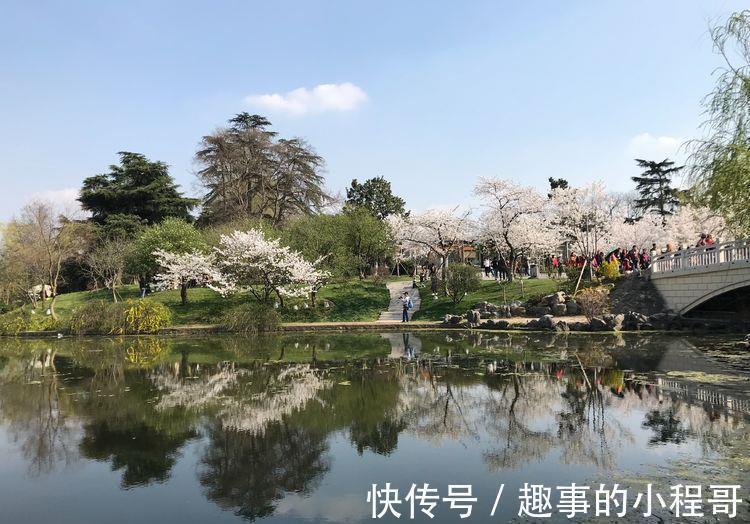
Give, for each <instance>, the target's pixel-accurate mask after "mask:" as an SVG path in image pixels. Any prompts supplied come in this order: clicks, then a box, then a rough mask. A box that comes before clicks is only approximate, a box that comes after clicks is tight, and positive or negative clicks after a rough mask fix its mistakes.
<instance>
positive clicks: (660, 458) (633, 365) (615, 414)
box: [0, 333, 748, 520]
mask: <svg viewBox="0 0 750 524" xmlns="http://www.w3.org/2000/svg"><path fill="white" fill-rule="evenodd" d="M675 371H679V372H681V373H682V375H679V376H675V375H673V374H672V373H674V372H675ZM688 372H689V373H693V375H689V374H688ZM697 373H702V374H703V375H702V376H710V377H716V376H723V377H725V379H726V380H723V381H721V382H719V383H716V381H714V382H711V381H703V382H701V381H700V380H696V378H695V377H696V374H697ZM688 376H689V377H692V378H691V379H690V380H688V379H686V378H680V377H688ZM746 380H747V377H746V376H744V375H742V374H740V373H736V372H733V371H732V370H728V369H727V368H726V367H725V366H722V365H720V364H717V363H716V362H715V361H713V360H711V359H709V358H707V357H706V356H705V355H704V354H703V353H701V352H700V351H698V350H697V349H696V347H695V341H691V340H689V339H682V338H663V337H644V336H638V337H623V336H614V335H605V336H596V337H593V336H564V335H562V336H561V335H549V336H545V335H541V334H532V335H522V334H517V333H513V334H510V333H509V334H483V333H475V334H461V333H448V334H443V333H431V334H430V333H428V334H419V335H416V334H402V333H396V334H394V333H389V334H384V335H339V336H327V337H326V336H315V335H301V336H279V337H268V338H261V339H241V338H215V339H206V340H201V339H197V340H196V339H191V340H180V339H157V338H143V339H130V340H126V341H119V342H118V341H112V340H103V339H102V340H95V341H89V342H80V341H66V340H63V341H55V342H47V341H33V342H32V341H14V342H7V343H5V347H4V349H3V350H2V358H0V435H1V436H4V437H5V438H4V440H5V441H7V442H6V443H4V444H3V445H2V446H0V454H2V455H4V457H3V458H10V457H16V456H18V457H22V458H23V462H24V464H25V470H26V475H27V479H26V481H25V482H28V483H29V486H30V487H31V488H33V487H34V486H35V484H34V482H35V481H34V479H38V478H40V477H41V476H44V475H61V478H65V476H66V475H68V474H69V473H67V468H68V466H70V465H72V464H79V467H86V464H88V463H101V464H106V465H107V466H108V468H109V469H110V470H111V471H112V472H113V473H114V474H116V475H117V477H118V478H119V486H118V489H128V490H130V489H134V488H145V487H149V486H154V485H156V484H169V483H170V481H175V482H179V483H181V484H182V483H185V482H189V483H193V484H195V485H196V486H197V487H199V488H200V490H201V492H202V493H203V495H204V497H205V500H206V501H210V503H212V504H214V505H215V507H216V508H219V509H220V510H225V511H228V512H230V513H231V514H234V515H237V516H239V517H242V518H244V519H248V520H256V519H263V518H270V517H274V518H280V519H281V520H285V519H286V520H294V519H295V518H298V517H299V518H302V517H304V515H302V513H301V511H302V510H299V509H297V510H295V509H294V508H293V505H291V502H289V501H293V500H300V499H298V498H299V497H302V498H304V497H306V496H311V495H312V494H315V497H321V499H326V500H339V502H342V503H343V501H351V500H352V498H351V497H353V496H356V497H359V496H360V495H361V494H362V493H364V489H366V488H365V486H367V485H368V484H369V483H370V482H374V481H375V480H376V479H375V478H374V477H373V478H367V475H364V474H362V473H359V474H355V478H356V482H358V484H357V483H355V484H349V485H343V487H342V486H341V485H339V486H338V487H337V488H335V489H334V488H330V487H328V484H329V483H330V484H331V485H336V484H337V483H339V482H340V481H338V480H337V479H339V478H342V479H343V478H345V477H347V478H348V477H350V476H351V475H352V474H353V473H352V472H357V471H358V469H359V468H361V467H362V464H365V463H368V464H371V462H369V461H370V459H369V458H368V457H380V459H379V460H380V461H381V462H378V463H377V464H379V466H378V467H379V468H380V471H381V473H383V472H386V473H387V475H390V476H391V477H392V478H391V479H390V480H392V481H395V480H398V479H400V478H409V479H412V480H413V478H412V477H411V476H409V475H408V473H409V472H408V471H404V469H403V467H402V461H403V460H404V457H405V455H404V453H406V451H403V450H402V447H403V446H406V449H408V450H409V452H408V453H410V455H407V456H412V457H414V456H416V457H418V458H419V460H421V461H423V462H424V463H426V464H428V465H430V464H432V465H434V467H435V468H437V469H436V471H437V470H438V469H439V468H440V463H441V461H445V460H447V459H446V458H445V457H446V455H445V454H444V453H443V451H442V449H443V448H445V447H446V446H448V447H449V448H450V449H451V450H452V451H451V453H453V455H454V456H455V457H461V461H459V462H458V465H457V466H456V465H455V464H454V466H452V467H457V468H459V470H458V471H453V473H454V474H456V475H459V476H461V477H462V478H464V479H465V480H467V481H470V480H471V479H472V478H476V479H477V481H478V482H479V481H481V482H485V481H487V480H488V479H491V478H496V477H492V476H493V475H498V474H503V475H505V474H508V473H509V472H512V471H518V472H524V471H532V469H533V466H535V465H542V466H543V467H544V470H545V471H546V472H547V473H545V474H547V475H550V476H551V478H557V477H555V476H556V475H557V476H561V477H565V476H571V477H572V478H573V479H574V480H577V481H579V482H582V481H585V480H586V478H587V477H590V476H595V475H597V474H601V473H602V472H604V473H606V474H608V475H612V474H614V472H616V473H617V474H623V473H624V472H627V473H628V474H630V475H637V474H638V472H639V468H640V467H642V465H643V464H651V465H659V464H666V462H667V461H668V460H674V459H678V458H679V457H680V456H681V455H680V453H687V454H690V456H693V457H702V458H712V459H713V458H717V459H720V458H721V457H722V456H723V454H725V453H726V451H727V449H728V448H733V449H734V450H736V449H738V448H739V449H745V450H747V449H748V433H747V429H746V422H747V409H746V407H747V406H748V399H747V397H746V395H745V390H746V387H745V384H746ZM733 385H734V386H733ZM347 446H348V449H349V450H351V451H352V452H353V454H350V453H347ZM415 446H416V447H415ZM188 449H190V450H191V452H190V453H187V452H186V450H188ZM92 461H93V462H92ZM362 461H367V462H362ZM477 461H478V462H479V463H481V464H482V468H481V471H477V470H476V468H474V467H471V466H469V464H470V463H475V462H477ZM462 463H463V464H465V466H462V465H461V464H462ZM181 465H186V466H188V467H179V466H181ZM529 468H532V469H529ZM428 471H429V468H428ZM92 474H93V473H92ZM373 475H375V473H373ZM580 475H584V476H583V477H581V476H580ZM325 479H327V480H326V482H325V483H324V480H325ZM412 480H409V482H411V481H412ZM450 480H452V479H450ZM5 481H7V479H4V478H3V477H0V483H2V482H5ZM103 482H107V480H106V479H104V480H103ZM68 489H70V490H71V492H73V491H74V490H75V489H76V488H75V486H69V487H68ZM1 491H2V490H0V492H1ZM116 493H117V492H116V491H111V492H109V497H111V498H112V500H115V498H116V497H117V495H116ZM285 499H287V502H288V503H287V504H286V505H285V509H284V511H282V512H279V509H278V508H279V506H280V504H281V501H283V500H285ZM0 503H3V504H5V505H7V504H12V503H13V501H12V500H4V499H3V498H2V496H0ZM150 504H152V505H153V507H158V505H159V499H158V496H157V495H154V498H153V500H152V501H151V502H150ZM290 508H291V509H290ZM360 509H361V510H362V514H361V515H359V516H358V517H357V518H359V519H364V518H365V517H367V508H366V506H365V505H362V506H361V508H360ZM50 511H51V509H50ZM295 511H297V512H298V513H299V514H295ZM351 517H352V515H351V514H348V515H347V518H351ZM175 520H177V518H176V516H175Z"/></svg>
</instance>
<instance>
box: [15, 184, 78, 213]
mask: <svg viewBox="0 0 750 524" xmlns="http://www.w3.org/2000/svg"><path fill="white" fill-rule="evenodd" d="M35 200H43V201H45V202H50V203H51V204H53V205H54V206H55V209H56V210H57V211H59V212H60V213H62V214H64V215H66V216H69V217H76V218H78V217H79V215H81V216H82V215H83V210H82V209H81V203H80V202H78V189H77V188H75V187H66V188H62V189H48V190H45V191H40V192H38V193H34V194H32V195H31V196H30V197H29V198H28V199H27V202H33V201H35Z"/></svg>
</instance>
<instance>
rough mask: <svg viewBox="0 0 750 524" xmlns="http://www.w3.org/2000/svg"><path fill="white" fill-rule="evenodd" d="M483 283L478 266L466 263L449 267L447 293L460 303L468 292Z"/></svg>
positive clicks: (446, 284) (455, 303)
mask: <svg viewBox="0 0 750 524" xmlns="http://www.w3.org/2000/svg"><path fill="white" fill-rule="evenodd" d="M481 285H482V281H481V280H480V278H479V272H478V271H477V270H476V268H474V267H472V266H468V265H466V264H456V265H453V266H451V267H450V268H449V269H448V275H447V277H446V282H445V288H446V293H448V296H449V297H450V298H451V300H452V301H453V305H454V306H455V305H458V303H459V302H461V300H463V298H464V296H465V295H466V294H467V293H471V292H472V291H476V290H477V289H479V287H480V286H481Z"/></svg>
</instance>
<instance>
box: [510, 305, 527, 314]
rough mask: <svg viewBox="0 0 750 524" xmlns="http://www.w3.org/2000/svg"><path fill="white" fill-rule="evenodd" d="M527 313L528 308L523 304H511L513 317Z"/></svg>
mask: <svg viewBox="0 0 750 524" xmlns="http://www.w3.org/2000/svg"><path fill="white" fill-rule="evenodd" d="M524 315H526V308H525V307H523V306H514V305H513V304H511V306H510V316H512V317H522V316H524Z"/></svg>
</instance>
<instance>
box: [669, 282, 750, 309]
mask: <svg viewBox="0 0 750 524" xmlns="http://www.w3.org/2000/svg"><path fill="white" fill-rule="evenodd" d="M742 288H748V292H750V281H745V282H733V283H732V284H728V285H726V286H724V287H720V288H718V289H715V290H713V291H710V292H709V293H707V294H705V295H703V296H702V297H698V298H697V299H695V300H693V301H692V302H691V303H690V304H688V305H687V306H685V307H683V308H682V310H680V311H679V313H680V314H681V315H684V314H686V313H689V312H690V311H692V310H694V309H695V308H697V307H698V306H701V305H703V304H705V303H706V302H708V301H709V300H711V299H714V298H716V297H719V296H721V295H724V294H726V293H729V292H730V291H734V290H737V289H742Z"/></svg>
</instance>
